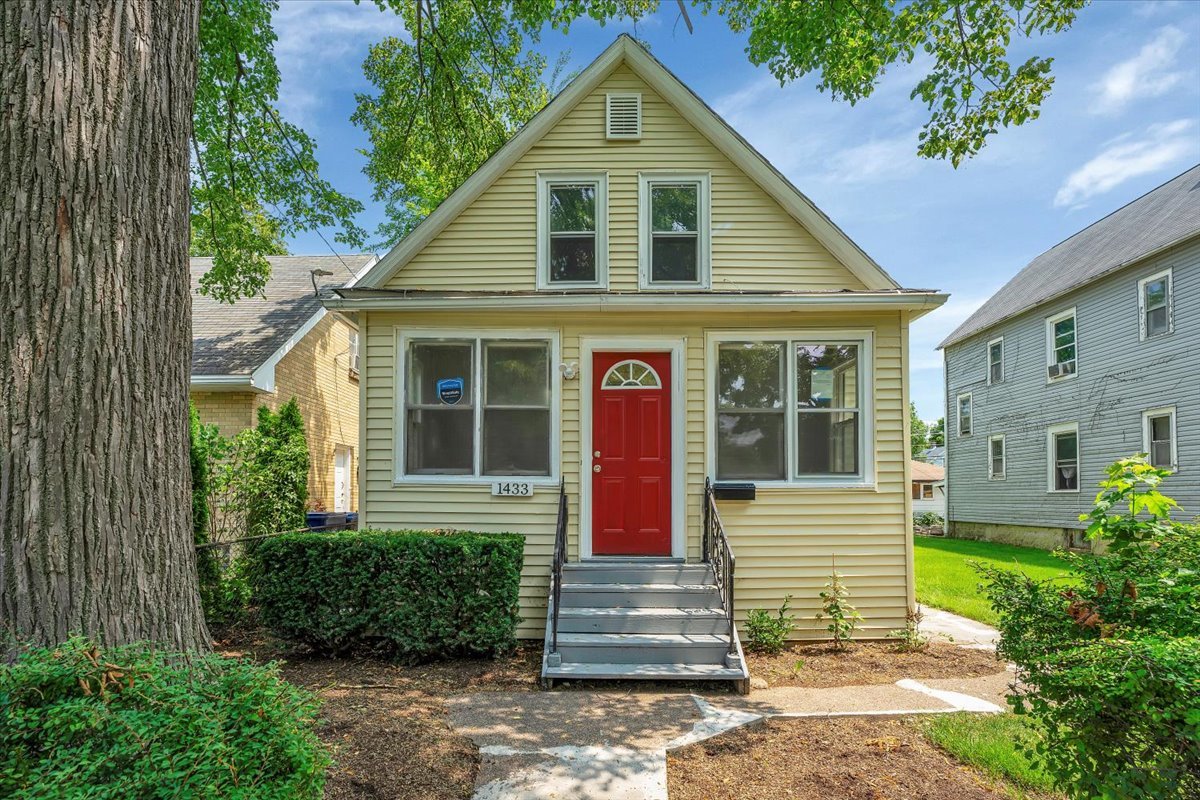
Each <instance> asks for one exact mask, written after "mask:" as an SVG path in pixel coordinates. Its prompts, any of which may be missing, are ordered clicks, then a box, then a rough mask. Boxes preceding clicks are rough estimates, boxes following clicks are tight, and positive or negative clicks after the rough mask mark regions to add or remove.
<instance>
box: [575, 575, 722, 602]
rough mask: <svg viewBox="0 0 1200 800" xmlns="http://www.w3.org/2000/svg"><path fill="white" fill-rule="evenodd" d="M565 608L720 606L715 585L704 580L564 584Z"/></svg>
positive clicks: (719, 597) (719, 598)
mask: <svg viewBox="0 0 1200 800" xmlns="http://www.w3.org/2000/svg"><path fill="white" fill-rule="evenodd" d="M562 607H563V608H564V609H565V608H585V607H590V608H720V607H721V596H720V594H718V592H717V587H716V586H713V585H712V584H707V583H566V582H565V581H564V582H563V587H562Z"/></svg>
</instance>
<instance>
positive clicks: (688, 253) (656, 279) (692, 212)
mask: <svg viewBox="0 0 1200 800" xmlns="http://www.w3.org/2000/svg"><path fill="white" fill-rule="evenodd" d="M640 184H641V185H640V187H639V188H640V209H639V213H640V225H641V230H642V234H641V237H640V249H641V253H640V261H641V270H640V271H641V284H642V286H643V288H647V287H662V288H671V287H689V286H690V287H696V286H705V285H707V284H708V259H709V241H708V176H707V175H678V176H676V175H672V176H666V175H646V174H643V175H641V176H640Z"/></svg>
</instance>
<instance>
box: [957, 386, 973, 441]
mask: <svg viewBox="0 0 1200 800" xmlns="http://www.w3.org/2000/svg"><path fill="white" fill-rule="evenodd" d="M972 405H973V399H972V397H971V393H970V392H966V393H965V394H960V395H959V396H958V435H959V436H970V435H971V411H972V409H971V406H972Z"/></svg>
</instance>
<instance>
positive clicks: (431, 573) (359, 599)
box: [254, 530, 525, 662]
mask: <svg viewBox="0 0 1200 800" xmlns="http://www.w3.org/2000/svg"><path fill="white" fill-rule="evenodd" d="M524 548H525V539H524V537H522V536H520V535H519V534H513V533H503V534H483V533H470V532H465V531H448V532H438V531H382V530H366V531H336V532H333V533H290V534H285V535H283V536H278V537H276V538H273V539H264V540H263V541H262V542H260V543H259V545H258V547H257V548H256V552H255V560H254V566H255V578H254V585H255V592H256V596H257V598H258V601H259V608H260V612H261V618H262V621H263V622H264V623H265V624H266V625H267V626H268V627H270V628H271V629H272V630H273V631H274V632H275V633H276V634H277V635H279V636H281V637H283V638H285V639H290V640H293V641H297V642H303V643H305V644H308V645H310V646H311V647H314V648H316V649H317V650H319V651H321V652H325V653H342V652H346V651H349V650H356V649H363V648H365V649H370V650H373V651H375V652H378V653H382V654H386V655H391V656H395V657H397V658H400V659H401V660H404V661H409V662H416V661H425V660H430V659H435V658H443V657H451V656H458V655H495V654H497V653H503V652H508V651H510V650H512V649H513V648H514V647H515V646H516V628H517V623H518V622H519V621H520V617H519V616H518V614H517V612H518V592H519V588H520V582H521V565H522V562H523V560H524Z"/></svg>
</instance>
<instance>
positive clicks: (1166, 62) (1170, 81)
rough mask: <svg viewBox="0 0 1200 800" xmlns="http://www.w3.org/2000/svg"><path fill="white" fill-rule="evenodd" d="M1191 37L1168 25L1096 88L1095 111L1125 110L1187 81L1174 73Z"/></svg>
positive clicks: (1117, 65) (1106, 75)
mask: <svg viewBox="0 0 1200 800" xmlns="http://www.w3.org/2000/svg"><path fill="white" fill-rule="evenodd" d="M1185 41H1187V35H1186V34H1184V32H1183V31H1181V30H1179V28H1176V27H1174V26H1171V25H1168V26H1167V27H1165V28H1162V29H1160V30H1159V31H1158V34H1157V35H1156V36H1155V37H1154V38H1153V39H1152V40H1150V41H1149V42H1147V43H1146V44H1145V45H1143V46H1142V49H1141V50H1139V51H1138V54H1137V55H1136V56H1134V57H1133V58H1130V59H1128V60H1126V61H1122V62H1121V63H1119V64H1116V65H1114V66H1113V67H1112V69H1110V70H1109V71H1108V72H1106V73H1104V76H1103V77H1102V78H1100V81H1099V82H1098V83H1096V84H1095V85H1094V86H1093V87H1092V89H1093V91H1095V92H1096V93H1097V94H1098V95H1099V97H1098V98H1097V100H1096V105H1095V106H1093V109H1092V110H1093V111H1095V112H1099V113H1108V112H1114V111H1118V110H1120V109H1121V108H1124V107H1125V105H1126V104H1128V103H1129V102H1130V101H1133V100H1136V99H1139V98H1144V97H1158V96H1159V95H1162V94H1165V93H1166V92H1167V91H1168V90H1169V89H1171V87H1173V86H1175V85H1176V84H1178V83H1179V82H1180V81H1181V80H1183V78H1184V75H1185V73H1184V72H1183V71H1180V70H1173V69H1172V67H1174V66H1175V61H1176V58H1177V56H1178V55H1179V50H1180V48H1182V47H1183V43H1184V42H1185Z"/></svg>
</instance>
